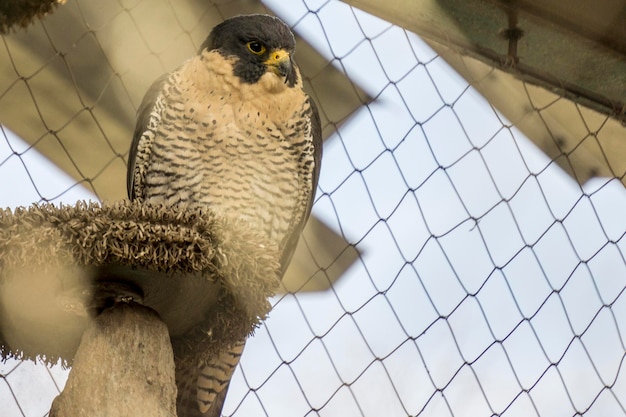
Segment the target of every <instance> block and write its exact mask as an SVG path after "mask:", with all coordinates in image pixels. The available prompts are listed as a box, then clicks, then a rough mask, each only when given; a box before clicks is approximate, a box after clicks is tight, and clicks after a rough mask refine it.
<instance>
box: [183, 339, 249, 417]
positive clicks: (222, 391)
mask: <svg viewBox="0 0 626 417" xmlns="http://www.w3.org/2000/svg"><path fill="white" fill-rule="evenodd" d="M244 344H245V340H242V341H241V342H239V343H237V344H235V345H234V346H232V347H230V348H229V349H226V350H224V351H222V352H220V353H219V354H218V355H216V356H215V357H213V358H211V359H209V361H207V362H206V363H203V364H200V365H199V366H197V367H193V368H191V367H189V366H187V367H179V366H178V364H177V367H176V385H177V387H178V398H177V404H176V408H177V413H178V417H219V416H220V414H221V412H222V407H223V406H224V400H225V398H226V392H227V391H228V384H229V383H230V379H231V378H232V376H233V372H234V371H235V368H236V367H237V364H238V363H239V359H240V358H241V353H242V352H243V347H244Z"/></svg>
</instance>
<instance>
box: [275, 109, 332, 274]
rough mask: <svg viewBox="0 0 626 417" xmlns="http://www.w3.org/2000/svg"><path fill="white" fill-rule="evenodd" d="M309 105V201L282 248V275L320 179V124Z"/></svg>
mask: <svg viewBox="0 0 626 417" xmlns="http://www.w3.org/2000/svg"><path fill="white" fill-rule="evenodd" d="M307 101H308V103H309V113H308V114H307V117H309V119H310V120H311V136H312V141H313V160H314V161H315V167H314V168H313V178H312V181H311V187H312V188H311V190H309V196H310V197H309V201H308V202H307V205H306V208H305V211H304V215H303V216H302V218H301V219H300V223H299V224H297V225H296V226H295V227H294V229H293V231H292V232H291V234H290V235H289V238H288V239H287V241H286V242H285V245H284V247H283V253H282V255H281V257H280V265H281V273H282V274H283V275H284V273H285V271H286V270H287V267H288V266H289V263H290V262H291V258H292V257H293V254H294V252H295V251H296V246H297V245H298V240H299V239H300V234H302V230H303V229H304V225H305V224H306V222H307V220H308V219H309V216H310V215H311V208H312V207H313V199H314V198H315V190H316V189H317V182H318V180H319V177H320V167H321V165H322V164H321V162H322V147H323V146H322V145H323V141H322V122H321V119H320V114H319V111H318V110H317V105H316V104H315V101H313V99H311V97H308V99H307Z"/></svg>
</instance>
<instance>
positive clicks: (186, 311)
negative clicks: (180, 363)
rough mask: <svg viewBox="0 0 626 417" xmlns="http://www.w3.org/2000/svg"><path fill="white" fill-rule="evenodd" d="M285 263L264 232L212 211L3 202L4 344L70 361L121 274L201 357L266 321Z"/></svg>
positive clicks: (0, 321) (182, 352)
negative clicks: (104, 293) (101, 295)
mask: <svg viewBox="0 0 626 417" xmlns="http://www.w3.org/2000/svg"><path fill="white" fill-rule="evenodd" d="M278 271H279V264H278V257H277V253H276V251H275V250H274V249H273V248H272V247H271V246H269V245H267V244H266V243H265V239H264V238H263V237H262V236H260V235H259V234H258V233H255V231H254V230H252V229H251V228H250V227H248V225H247V223H246V222H244V221H241V220H236V219H230V218H222V217H217V216H215V215H214V214H212V213H211V212H206V211H204V212H203V211H201V210H188V209H181V210H176V209H172V208H165V207H162V206H151V205H145V204H141V203H138V202H128V201H123V202H117V203H114V204H103V205H100V204H97V203H93V202H91V203H84V202H79V203H77V204H76V205H74V206H65V205H63V206H58V207H57V206H53V205H50V204H42V205H33V206H31V207H29V208H17V209H15V210H14V211H11V210H9V209H6V210H0V354H1V355H2V357H4V358H8V357H16V358H25V359H26V358H29V359H34V358H35V357H36V356H39V357H41V358H43V359H44V360H45V361H47V362H49V363H55V362H56V361H57V360H58V359H59V358H60V359H62V360H63V361H64V363H66V364H70V363H71V361H72V358H73V356H74V353H75V352H76V349H77V347H78V344H79V343H80V337H81V335H82V334H83V332H84V330H85V328H86V327H87V325H88V323H89V321H90V320H91V318H90V316H92V315H93V314H90V313H93V312H94V311H96V310H97V308H102V307H103V306H99V305H98V299H97V297H96V295H97V293H98V291H101V290H102V288H108V287H107V286H110V285H112V288H113V289H112V290H111V291H113V292H115V291H118V289H119V288H124V286H128V287H129V288H132V289H133V290H134V291H135V292H136V293H138V294H140V297H141V300H140V301H139V302H140V303H141V304H143V305H144V306H147V307H150V308H151V309H153V310H155V311H156V312H157V313H158V314H159V316H160V318H161V320H162V321H163V322H164V323H165V324H166V325H167V327H168V329H169V333H170V336H171V338H172V345H173V348H174V354H175V356H176V357H177V358H180V359H181V360H184V361H187V360H189V361H194V362H196V363H197V362H198V361H201V360H203V359H204V358H206V357H208V356H210V355H213V354H215V352H217V351H218V350H220V349H221V348H222V347H225V346H228V345H230V344H232V343H234V342H236V341H239V340H241V339H242V338H244V337H246V336H247V335H249V334H250V333H251V332H252V331H253V330H254V328H255V327H256V326H257V325H258V324H259V323H260V321H261V320H262V319H263V318H264V317H265V316H266V314H267V313H268V311H269V309H270V305H269V302H268V297H270V296H271V295H273V293H274V291H275V289H276V288H277V285H278V283H279V277H278ZM122 296H123V294H122ZM133 301H137V300H133Z"/></svg>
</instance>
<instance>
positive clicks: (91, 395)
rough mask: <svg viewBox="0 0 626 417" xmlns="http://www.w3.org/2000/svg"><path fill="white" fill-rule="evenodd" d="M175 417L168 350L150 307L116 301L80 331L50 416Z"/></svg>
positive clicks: (171, 360) (163, 327) (166, 339)
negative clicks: (66, 378)
mask: <svg viewBox="0 0 626 417" xmlns="http://www.w3.org/2000/svg"><path fill="white" fill-rule="evenodd" d="M83 416H90V417H98V416H102V417H104V416H106V417H127V416H134V417H144V416H145V417H148V416H150V417H175V416H176V385H175V382H174V355H173V352H172V345H171V343H170V337H169V333H168V330H167V326H166V325H165V324H164V323H163V322H162V321H161V320H160V319H159V316H158V315H157V314H156V313H155V312H154V311H153V310H151V309H149V308H147V307H143V306H141V305H139V304H136V303H132V302H131V303H117V304H115V305H114V306H113V307H112V308H109V309H107V310H104V312H102V314H100V315H99V316H97V317H96V318H95V319H94V320H93V321H92V322H91V324H90V325H89V326H88V327H87V330H86V331H85V333H84V334H83V337H82V340H81V343H80V346H79V348H78V351H77V353H76V356H75V357H74V364H73V367H72V371H71V372H70V375H69V378H68V380H67V384H66V385H65V389H64V390H63V392H62V393H61V395H59V396H58V397H57V398H56V399H55V400H54V402H53V404H52V409H51V410H50V417H83Z"/></svg>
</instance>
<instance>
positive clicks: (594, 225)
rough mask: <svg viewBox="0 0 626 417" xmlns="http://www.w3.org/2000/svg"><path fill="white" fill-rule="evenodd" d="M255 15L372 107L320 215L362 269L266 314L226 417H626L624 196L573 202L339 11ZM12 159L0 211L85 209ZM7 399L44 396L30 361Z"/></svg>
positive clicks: (2, 396)
mask: <svg viewBox="0 0 626 417" xmlns="http://www.w3.org/2000/svg"><path fill="white" fill-rule="evenodd" d="M266 4H268V6H270V7H272V5H274V7H273V9H274V10H276V11H277V12H278V13H279V15H280V16H281V17H283V18H284V19H285V20H286V22H287V23H289V24H294V23H296V22H297V25H296V27H295V29H296V30H298V31H299V32H300V34H302V35H303V36H304V37H306V38H307V39H308V40H310V41H311V42H312V44H313V45H314V46H315V47H316V48H318V49H319V50H320V51H321V52H322V53H323V54H324V55H325V56H327V57H329V58H332V57H339V58H341V59H340V60H335V62H334V63H335V64H337V65H338V66H339V65H340V66H341V67H343V69H344V70H345V71H346V73H347V74H348V75H349V76H350V77H351V78H352V79H353V80H355V81H356V82H357V83H358V84H359V86H361V87H362V88H364V89H365V90H366V91H367V92H368V93H369V94H370V95H372V96H377V100H376V101H374V102H373V103H372V104H371V105H370V106H369V107H368V108H363V109H361V110H360V111H359V113H358V114H357V115H356V117H354V118H353V119H351V120H350V121H349V122H348V123H346V124H345V125H344V126H342V128H341V129H340V131H339V132H338V134H337V135H335V136H334V137H332V138H331V139H330V140H329V141H328V142H327V143H326V144H325V148H324V162H323V168H322V175H321V179H320V186H319V190H318V194H317V202H316V205H315V207H314V213H315V214H316V215H317V216H318V217H319V218H321V219H323V220H324V221H325V222H326V223H327V224H328V225H330V226H331V227H333V228H334V229H335V230H337V231H339V232H342V233H344V234H345V236H346V238H347V239H348V240H349V241H350V242H353V243H355V244H358V246H359V247H360V248H361V249H362V250H363V253H364V256H363V258H362V259H361V260H360V261H359V262H357V264H355V265H354V266H353V267H352V268H351V269H350V270H349V271H348V272H347V274H346V275H345V276H344V277H343V278H342V279H341V280H340V281H339V282H338V283H337V285H336V287H335V288H333V289H332V290H329V291H327V292H323V293H305V294H297V295H287V296H284V297H277V298H276V299H275V300H274V303H275V308H274V310H273V311H272V313H271V316H270V318H269V319H268V320H267V322H266V324H265V325H264V326H263V327H261V328H260V329H259V330H258V331H257V332H256V334H255V336H254V337H252V338H251V339H250V341H249V342H248V344H247V346H246V350H245V352H244V357H243V360H242V367H241V368H240V369H238V370H237V372H236V375H235V378H234V380H233V383H232V387H231V390H230V394H229V398H228V400H227V404H226V406H225V409H224V412H225V414H226V415H228V416H230V415H233V416H248V415H255V416H256V415H268V416H271V417H280V416H285V417H287V416H289V417H292V416H315V415H319V416H323V417H331V416H332V417H334V416H342V417H346V416H348V417H352V416H355V417H356V416H367V417H370V416H371V417H377V416H394V417H395V416H398V417H400V416H408V415H411V416H413V415H417V414H420V413H421V414H420V415H423V416H429V417H430V416H436V417H439V416H451V415H453V416H455V417H463V416H468V417H470V416H471V417H476V416H491V415H493V414H501V413H503V414H504V415H506V416H535V415H540V416H542V417H546V416H551V417H552V416H572V415H574V414H575V413H576V412H577V411H578V412H581V413H583V412H585V411H586V410H587V409H589V411H587V412H586V413H585V415H586V416H609V415H610V416H618V415H626V411H625V409H624V407H625V406H626V400H624V399H625V398H626V377H625V376H624V372H620V369H621V368H623V363H624V359H625V350H626V348H625V347H624V343H625V341H624V337H623V336H621V335H624V334H626V295H624V288H626V265H625V261H624V256H623V252H624V250H625V249H626V248H625V247H624V245H625V244H624V241H623V239H622V236H623V235H624V233H625V232H626V218H625V217H624V216H623V214H622V213H624V209H625V208H626V193H624V189H623V187H622V185H621V184H620V183H619V182H618V181H616V180H608V179H597V180H594V181H592V182H590V183H589V184H587V186H586V187H585V190H581V188H580V187H579V186H578V185H577V184H576V183H574V181H572V180H571V179H570V177H568V176H567V175H566V174H565V173H564V172H563V171H562V170H561V169H560V168H558V167H557V166H556V165H555V164H554V163H551V161H550V160H549V159H548V158H547V157H546V156H545V155H543V154H542V153H541V152H540V151H538V150H537V149H536V148H535V147H534V145H532V144H531V143H530V142H529V141H528V140H527V139H526V138H524V137H523V136H522V135H521V134H520V133H519V132H518V131H516V130H515V129H514V128H513V129H509V128H506V127H503V125H502V120H504V119H503V118H502V117H501V116H498V115H496V114H495V113H494V111H493V110H492V109H491V107H490V106H489V105H488V104H487V103H486V102H485V101H484V99H483V98H482V97H480V96H479V95H478V94H477V93H476V92H475V91H474V90H472V89H471V88H469V89H468V88H467V83H466V82H465V81H464V80H462V79H460V78H459V77H458V76H457V75H455V74H454V72H453V71H452V70H451V69H450V68H449V67H448V66H447V65H446V64H445V63H444V62H443V61H442V60H441V59H439V58H437V57H436V55H435V54H434V53H433V52H432V51H431V50H430V49H429V48H428V47H427V46H426V45H425V44H424V43H423V42H422V41H421V40H420V39H419V38H417V37H416V36H414V35H411V34H407V33H405V32H404V31H402V30H401V29H399V28H395V27H391V26H390V25H389V24H388V23H385V22H382V21H380V20H378V19H376V18H373V17H371V16H368V15H365V14H364V13H361V12H358V11H356V10H351V9H350V8H349V7H347V6H346V5H344V4H342V3H340V2H336V1H331V2H321V3H320V5H317V6H316V5H314V4H311V2H307V5H308V9H312V10H313V9H317V8H318V7H320V9H319V10H318V11H317V14H311V13H307V7H306V6H305V5H304V3H299V2H290V3H289V6H287V5H286V3H285V2H280V1H278V0H273V1H266ZM303 16H304V17H303ZM320 22H323V25H322V24H321V23H320ZM364 35H366V36H368V37H370V38H371V39H372V40H371V41H364ZM389 81H393V82H394V83H395V84H394V83H390V82H389ZM24 146H25V145H23V144H22V143H21V142H20V141H19V140H17V139H16V138H14V137H13V136H11V134H10V133H9V132H7V131H6V130H5V135H0V206H9V207H16V206H19V205H29V204H30V203H32V202H36V201H39V200H40V196H43V197H45V198H49V199H53V201H54V202H56V203H58V202H64V203H73V202H75V201H76V200H79V199H89V198H93V197H92V196H91V195H90V194H88V193H87V192H86V191H85V190H84V189H83V188H82V187H80V186H76V185H75V181H74V180H72V179H70V178H69V177H67V176H66V175H64V174H62V173H60V172H58V170H57V169H56V168H55V167H54V166H51V165H50V164H49V163H47V162H46V161H45V160H42V159H41V158H40V157H39V156H37V154H36V152H35V151H34V150H28V151H27V152H24V153H22V152H23V151H24ZM11 148H13V150H14V151H15V152H17V153H18V154H20V156H17V155H15V154H12V150H11ZM355 168H356V169H358V171H357V170H355ZM9 179H10V180H9ZM120 186H123V185H122V184H121V185H120ZM70 187H71V189H70ZM68 189H69V191H67V192H66V191H65V190H68ZM472 219H478V220H472ZM620 332H621V335H620ZM551 364H553V365H551ZM15 366H16V363H15V362H13V361H9V362H8V363H6V364H0V373H7V372H8V371H9V370H11V369H13V367H15ZM64 375H65V373H64V372H62V371H61V370H59V369H53V376H54V380H55V381H57V383H58V384H59V385H62V384H63V381H64V377H65V376H64ZM7 381H8V384H7V383H5V381H3V380H0V404H5V403H6V404H8V406H9V411H8V414H5V413H3V414H2V415H3V416H4V415H7V416H9V417H13V416H22V415H24V416H28V417H31V416H43V415H44V414H45V413H46V412H47V409H48V408H49V404H50V401H51V399H52V398H53V397H54V395H56V392H57V391H56V389H55V387H54V384H53V383H52V381H53V379H51V377H50V376H49V374H48V371H47V370H46V368H44V367H42V366H38V367H35V366H34V365H32V364H31V363H24V364H22V365H20V366H19V367H18V368H17V369H16V370H15V371H13V372H11V373H10V374H9V377H8V378H7ZM604 387H608V388H604ZM249 388H252V389H253V390H250V389H249ZM523 391H524V392H523ZM35 393H36V394H35ZM13 395H14V396H15V397H17V399H18V401H19V405H20V407H21V411H20V410H19V409H18V408H17V407H16V406H15V402H14V400H13ZM620 401H621V404H620ZM311 409H316V410H319V411H317V412H315V411H311Z"/></svg>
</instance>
